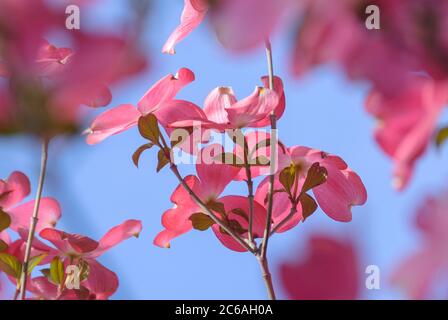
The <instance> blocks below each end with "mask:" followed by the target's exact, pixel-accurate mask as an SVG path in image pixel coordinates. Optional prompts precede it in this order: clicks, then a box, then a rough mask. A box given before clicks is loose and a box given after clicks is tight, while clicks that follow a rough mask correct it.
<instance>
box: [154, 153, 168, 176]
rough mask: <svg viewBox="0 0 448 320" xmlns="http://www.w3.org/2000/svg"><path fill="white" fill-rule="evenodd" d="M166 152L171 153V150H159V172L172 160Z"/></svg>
mask: <svg viewBox="0 0 448 320" xmlns="http://www.w3.org/2000/svg"><path fill="white" fill-rule="evenodd" d="M165 152H169V150H166V149H165V151H164V150H163V149H160V150H159V153H157V160H158V162H157V169H156V170H157V172H159V171H160V170H162V169H163V167H165V166H166V165H167V164H168V163H170V160H169V159H168V158H167V157H166V155H165Z"/></svg>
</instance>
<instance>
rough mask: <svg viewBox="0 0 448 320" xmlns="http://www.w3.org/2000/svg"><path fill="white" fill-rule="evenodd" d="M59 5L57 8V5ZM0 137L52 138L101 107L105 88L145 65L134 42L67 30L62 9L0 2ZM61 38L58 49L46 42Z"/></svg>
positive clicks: (22, 0)
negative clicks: (88, 108)
mask: <svg viewBox="0 0 448 320" xmlns="http://www.w3.org/2000/svg"><path fill="white" fill-rule="evenodd" d="M59 4H60V3H59ZM0 7H1V11H0V133H2V134H12V133H20V132H25V133H31V134H35V135H38V136H44V137H47V138H48V137H52V136H54V135H57V134H61V133H70V132H73V131H75V130H76V129H77V128H78V125H79V122H80V121H81V116H82V113H83V111H82V109H81V108H80V106H81V105H87V106H91V107H100V106H105V105H107V104H109V103H110V101H111V98H112V95H111V92H110V91H109V89H108V86H109V85H111V84H113V83H114V82H116V81H119V80H121V79H124V78H126V77H128V76H130V75H132V74H134V73H136V72H138V71H140V70H142V68H143V67H144V66H145V65H146V62H145V59H144V58H143V56H142V55H141V53H139V51H138V49H137V43H136V41H135V39H132V38H129V37H126V34H124V35H111V34H104V33H99V32H98V33H93V32H87V31H83V30H68V29H66V25H65V19H66V18H67V15H66V13H65V6H53V5H49V3H48V1H43V0H36V1H26V0H0ZM52 37H56V38H57V39H63V41H64V45H67V47H57V46H55V45H53V44H51V43H50V42H49V41H48V40H47V39H49V38H52Z"/></svg>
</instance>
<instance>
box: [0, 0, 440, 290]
mask: <svg viewBox="0 0 448 320" xmlns="http://www.w3.org/2000/svg"><path fill="white" fill-rule="evenodd" d="M154 2H155V6H154V8H153V9H154V10H153V12H152V15H151V19H150V21H149V22H148V25H147V27H146V30H147V34H146V37H145V41H144V43H143V44H144V50H145V52H146V53H147V54H148V55H149V56H150V58H151V60H152V67H151V69H150V70H149V72H147V73H145V74H143V75H141V76H139V77H136V78H133V79H132V80H129V81H127V82H126V83H124V84H122V85H121V86H117V87H116V88H114V90H113V94H114V100H113V102H112V104H111V106H115V105H118V104H121V103H136V102H137V101H138V99H139V98H140V97H141V96H142V95H143V93H144V92H145V91H146V90H147V89H148V88H149V87H150V86H151V85H152V84H153V83H154V82H155V81H156V80H158V79H159V78H161V77H162V76H164V75H165V74H167V73H172V72H176V71H177V70H178V69H179V68H180V67H188V68H190V69H192V70H193V71H194V72H195V74H196V81H195V82H193V83H192V84H191V85H189V86H188V87H186V88H185V89H184V90H183V91H182V92H181V94H180V95H179V97H180V98H182V99H187V100H190V101H192V102H195V103H197V104H198V105H201V104H202V102H203V100H204V98H205V97H206V96H207V94H208V93H209V92H210V91H211V90H212V89H213V88H215V87H217V86H232V87H233V89H234V91H235V92H236V94H237V96H238V97H244V96H246V95H248V94H249V93H251V92H252V90H253V87H254V86H255V85H258V84H259V83H260V82H259V81H260V80H259V78H260V77H261V76H263V75H265V74H266V73H267V72H266V70H267V69H266V61H265V53H264V50H263V48H259V49H258V50H255V51H252V52H250V53H248V54H244V55H234V54H231V53H228V52H226V51H225V50H224V49H223V48H222V47H221V46H220V45H219V44H218V43H217V41H216V40H215V38H214V36H213V34H212V33H211V31H210V30H209V29H208V28H207V27H206V25H202V26H201V27H200V28H199V29H198V30H196V31H195V32H194V33H193V34H192V35H191V36H190V37H189V38H188V39H187V40H186V41H184V42H182V43H181V44H180V45H179V46H178V50H177V52H178V53H177V55H175V56H165V55H162V54H161V53H160V49H161V47H162V45H163V43H164V41H165V39H166V38H167V36H168V35H169V33H170V32H171V31H172V29H173V28H174V27H175V26H176V24H177V22H178V17H179V14H180V12H181V10H182V1H154ZM111 3H112V2H111V1H102V2H100V4H99V5H97V7H96V10H95V14H89V15H88V16H87V17H85V19H86V21H87V25H89V24H90V25H91V26H95V25H97V24H106V25H108V26H109V27H111V28H113V22H111V21H117V20H119V19H121V18H122V15H123V12H124V11H123V10H122V9H123V7H122V4H123V3H124V2H123V1H114V2H113V4H111ZM81 17H82V19H84V17H83V11H82V12H81ZM93 17H95V19H92V18H93ZM93 20H95V21H94V22H92V21H93ZM289 40H290V37H289V35H288V33H287V32H286V33H282V34H281V35H280V34H276V35H275V36H274V37H273V39H272V42H273V49H274V62H275V70H276V74H277V75H280V76H281V77H282V78H283V80H284V83H285V93H286V99H287V107H286V112H285V114H284V116H283V118H282V119H281V120H280V121H279V136H280V139H282V141H283V142H284V143H286V144H287V145H304V146H310V147H314V148H319V149H322V150H325V151H327V152H331V153H334V154H337V155H340V156H341V157H343V158H344V159H345V160H346V161H347V162H348V163H349V165H350V166H351V168H352V169H354V170H355V171H356V172H358V173H359V175H360V176H361V177H362V179H363V181H364V183H365V185H366V187H367V190H368V194H369V199H368V203H367V204H366V205H365V206H363V207H356V208H354V210H353V221H352V222H351V223H348V224H343V223H338V222H335V221H332V220H330V219H329V218H328V217H327V216H325V214H323V213H322V212H321V211H320V210H319V211H318V212H317V213H316V214H315V215H314V216H313V217H312V218H311V219H309V220H307V221H306V223H304V224H302V225H300V226H299V227H297V228H295V229H294V230H292V231H290V232H288V233H286V234H282V235H279V236H275V238H273V240H272V241H271V242H270V248H269V258H270V262H271V265H272V267H271V269H272V271H273V275H274V279H275V278H277V274H276V266H277V265H278V264H279V263H280V262H281V261H284V260H285V259H291V257H293V256H295V255H298V256H303V254H304V252H303V249H304V243H306V240H307V239H308V235H309V234H311V233H313V232H316V231H320V232H325V233H328V234H332V235H333V234H334V235H338V236H340V237H349V236H352V237H355V238H356V243H357V244H358V245H359V247H360V251H361V254H362V260H363V266H367V265H370V264H375V265H378V266H379V267H380V269H381V280H382V283H381V285H382V289H381V290H378V291H369V292H367V291H365V292H364V293H363V294H364V297H365V298H400V297H401V295H400V294H399V293H398V292H397V291H396V290H393V289H392V288H390V287H389V286H388V285H387V277H388V275H389V273H390V271H391V270H392V267H393V266H394V265H395V264H396V263H397V262H398V261H399V259H400V258H401V257H404V256H406V254H408V253H410V252H411V251H412V250H413V248H414V247H415V246H416V245H417V244H418V237H416V235H415V232H414V231H413V229H412V222H413V220H412V219H413V216H414V210H415V207H416V206H417V205H418V204H419V201H420V200H421V199H422V198H423V197H424V196H425V195H426V194H428V193H430V192H432V191H437V190H438V189H440V188H442V187H444V186H445V185H444V179H445V178H446V176H447V167H446V165H445V166H443V158H444V156H445V157H446V156H447V154H446V153H447V151H446V150H445V151H442V152H436V151H435V150H433V149H431V150H430V151H429V153H428V154H427V155H426V156H425V157H424V159H423V160H422V161H421V162H420V163H419V165H418V167H417V171H416V174H415V177H414V179H413V181H412V183H411V185H410V187H409V188H408V189H407V190H406V191H405V192H403V193H397V192H395V191H394V190H393V189H392V188H391V183H390V180H391V175H390V173H391V169H392V165H391V162H390V160H389V159H387V158H386V157H385V156H384V155H383V154H382V152H381V150H379V148H378V147H377V145H376V144H375V143H374V141H373V139H372V129H373V127H374V120H373V119H372V118H371V117H369V116H368V115H367V114H366V113H365V112H364V110H363V100H364V97H365V95H366V92H367V89H368V87H367V86H366V85H365V84H361V83H356V84H355V83H351V82H349V81H347V80H346V79H345V77H344V75H343V74H342V73H341V72H339V71H338V70H337V68H333V67H323V68H319V69H317V70H315V71H314V72H312V73H310V74H309V75H308V76H306V77H305V78H303V79H296V78H293V77H291V76H290V68H289V67H290V61H289V59H290V56H291V54H290V49H291V43H290V41H289ZM91 116H92V117H93V114H91ZM87 125H88V121H86V126H87ZM142 143H144V142H143V140H142V139H141V138H140V137H139V135H138V133H137V131H136V130H130V131H128V132H126V133H123V134H120V135H118V136H115V137H112V138H110V139H108V140H107V141H105V142H104V143H102V144H99V145H96V146H87V145H86V144H85V142H84V139H83V138H81V137H76V138H71V139H59V140H57V141H54V143H53V145H52V146H51V148H50V154H51V159H50V162H49V176H48V180H47V184H46V186H45V190H44V193H45V195H49V196H54V197H56V198H58V200H59V201H60V202H61V205H62V208H63V217H62V220H61V222H60V225H59V227H60V228H63V229H65V230H66V231H68V232H77V233H81V234H85V235H88V236H90V237H92V238H94V239H99V238H100V237H101V236H102V235H103V234H104V233H105V232H106V231H107V230H108V229H109V228H110V227H112V226H115V225H117V224H119V223H121V222H122V221H124V220H126V219H131V218H132V219H141V220H142V221H143V227H144V229H143V232H142V234H141V236H140V238H139V239H138V240H137V239H130V240H128V241H126V242H125V243H123V244H122V245H120V246H119V247H117V248H114V249H113V250H111V251H110V252H108V253H107V254H105V255H104V256H103V257H102V258H101V259H100V260H101V262H103V263H104V264H105V265H106V266H108V267H109V268H110V269H112V270H114V271H115V272H116V273H117V274H118V275H119V277H120V281H121V283H120V288H119V290H118V292H117V294H116V295H115V296H114V298H118V299H120V298H129V299H259V298H260V299H264V298H266V293H265V289H264V285H263V282H262V280H261V276H260V272H259V266H258V264H257V262H256V260H255V259H254V257H252V256H251V255H249V254H241V253H235V252H232V251H229V250H227V249H226V248H224V247H223V246H222V245H221V244H220V243H219V242H218V240H217V239H216V238H215V236H214V235H213V234H212V232H211V231H208V232H195V231H193V232H191V233H189V234H187V235H185V236H182V237H181V238H178V239H176V240H175V241H173V243H172V248H171V249H169V250H163V249H160V248H158V247H155V246H153V244H152V240H153V238H154V236H155V235H156V234H157V233H158V232H159V231H160V230H161V229H162V227H161V223H160V219H161V215H162V213H163V212H164V211H165V210H166V209H168V208H170V207H171V203H170V201H169V196H170V195H171V192H172V191H173V190H174V188H175V187H176V185H177V183H176V180H175V178H174V177H173V176H172V175H171V173H170V171H169V170H163V171H162V172H160V173H159V174H156V172H155V167H156V158H155V156H154V154H153V153H152V152H148V153H147V154H145V155H144V156H143V157H142V161H141V166H140V169H137V168H135V167H134V166H133V164H132V161H131V155H132V153H133V151H134V150H135V149H136V148H137V147H138V146H139V145H141V144H142ZM39 152H40V151H39V146H38V142H37V141H36V140H33V139H31V138H27V137H15V138H0V154H1V159H2V160H1V162H0V176H1V177H6V176H7V175H8V174H9V173H10V172H11V171H13V170H21V171H24V172H25V173H26V174H28V175H29V176H30V178H31V180H32V182H33V185H34V186H35V185H36V181H37V172H38V166H39ZM191 170H192V166H186V167H184V168H181V171H182V172H183V173H188V172H191ZM33 191H34V188H33ZM227 192H229V193H231V192H243V194H245V193H246V191H245V188H244V186H243V185H237V186H235V187H231V188H229V189H228V190H227ZM277 288H278V291H279V296H280V297H284V293H283V292H281V289H280V286H279V285H277Z"/></svg>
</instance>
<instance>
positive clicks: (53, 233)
mask: <svg viewBox="0 0 448 320" xmlns="http://www.w3.org/2000/svg"><path fill="white" fill-rule="evenodd" d="M39 236H40V237H41V238H43V239H45V240H48V241H50V242H51V243H52V244H53V245H54V246H55V247H56V248H58V249H59V250H60V251H61V252H62V253H64V254H84V253H88V252H92V251H93V250H95V249H96V248H98V245H99V243H98V242H96V241H95V240H93V239H90V238H89V237H86V236H82V235H79V234H69V233H66V232H63V231H60V230H56V229H50V228H47V229H43V230H42V231H41V232H40V234H39Z"/></svg>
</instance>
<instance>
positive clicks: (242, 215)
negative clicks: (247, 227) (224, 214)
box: [231, 208, 249, 222]
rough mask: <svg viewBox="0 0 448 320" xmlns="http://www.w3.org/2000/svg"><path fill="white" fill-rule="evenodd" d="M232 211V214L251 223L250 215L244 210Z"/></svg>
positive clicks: (236, 209)
mask: <svg viewBox="0 0 448 320" xmlns="http://www.w3.org/2000/svg"><path fill="white" fill-rule="evenodd" d="M231 211H232V213H234V214H236V215H237V216H240V217H242V218H243V219H244V220H246V221H247V222H249V215H248V214H247V213H246V211H244V210H243V209H241V208H235V209H232V210H231Z"/></svg>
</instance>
